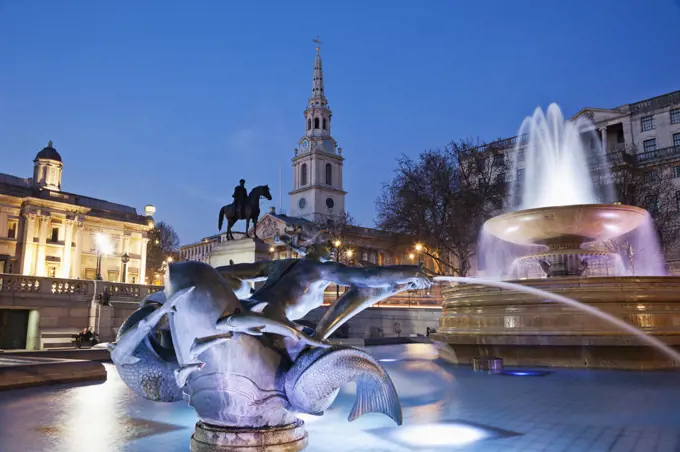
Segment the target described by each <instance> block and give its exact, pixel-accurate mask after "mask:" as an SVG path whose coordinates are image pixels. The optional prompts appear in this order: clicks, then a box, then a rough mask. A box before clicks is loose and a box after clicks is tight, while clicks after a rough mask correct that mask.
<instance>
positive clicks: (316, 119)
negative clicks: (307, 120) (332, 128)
mask: <svg viewBox="0 0 680 452" xmlns="http://www.w3.org/2000/svg"><path fill="white" fill-rule="evenodd" d="M314 128H315V129H318V128H319V118H314Z"/></svg>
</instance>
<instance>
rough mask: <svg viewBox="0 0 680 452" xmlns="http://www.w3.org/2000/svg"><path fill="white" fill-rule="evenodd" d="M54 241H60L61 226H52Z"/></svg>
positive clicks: (52, 239) (52, 238)
mask: <svg viewBox="0 0 680 452" xmlns="http://www.w3.org/2000/svg"><path fill="white" fill-rule="evenodd" d="M50 240H51V241H52V242H58V241H59V228H52V237H51V238H50Z"/></svg>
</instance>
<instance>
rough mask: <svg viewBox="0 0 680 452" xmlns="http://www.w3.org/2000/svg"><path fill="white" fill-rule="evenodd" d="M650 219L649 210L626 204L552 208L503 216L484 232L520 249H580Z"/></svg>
mask: <svg viewBox="0 0 680 452" xmlns="http://www.w3.org/2000/svg"><path fill="white" fill-rule="evenodd" d="M648 217H649V213H648V212H647V211H646V210H645V209H641V208H639V207H633V206H626V205H622V204H582V205H573V206H552V207H540V208H537V209H527V210H520V211H517V212H510V213H506V214H503V215H499V216H497V217H494V218H492V219H490V220H488V221H487V222H486V223H484V230H485V231H487V232H489V233H490V234H492V235H494V236H496V237H498V238H500V239H502V240H505V241H506V242H511V243H516V244H518V245H548V246H555V245H560V244H564V245H572V246H576V247H578V246H580V245H581V244H583V243H587V242H593V241H603V240H611V239H613V238H615V237H618V236H620V235H623V234H626V233H627V232H630V231H632V230H634V229H635V228H637V227H638V226H640V225H641V224H642V223H643V222H644V221H645V220H646V219H647V218H648Z"/></svg>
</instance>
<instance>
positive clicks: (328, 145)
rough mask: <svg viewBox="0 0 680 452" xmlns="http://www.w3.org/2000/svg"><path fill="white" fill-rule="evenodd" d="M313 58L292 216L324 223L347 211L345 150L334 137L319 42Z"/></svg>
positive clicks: (295, 166) (297, 156) (296, 161)
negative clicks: (310, 94)
mask: <svg viewBox="0 0 680 452" xmlns="http://www.w3.org/2000/svg"><path fill="white" fill-rule="evenodd" d="M315 42H316V43H317V47H316V57H315V58H314V76H313V78H312V96H311V97H310V99H309V103H308V105H307V108H306V109H305V111H304V117H305V131H306V132H305V135H304V136H303V137H302V138H301V139H300V141H298V148H296V149H295V151H294V154H295V155H294V157H293V190H292V191H291V192H290V193H289V195H290V215H291V216H294V217H302V218H305V219H307V220H309V221H314V222H325V221H326V220H328V219H331V218H333V217H336V216H338V215H342V214H343V213H344V212H345V195H346V194H347V192H345V191H344V190H343V189H342V163H343V160H344V158H343V157H342V148H339V147H338V145H337V142H336V141H335V140H334V139H333V137H332V136H331V116H332V113H331V109H330V107H329V106H328V99H326V93H325V92H324V87H323V69H322V66H321V52H320V50H321V49H320V48H319V44H321V43H320V42H319V41H318V40H315Z"/></svg>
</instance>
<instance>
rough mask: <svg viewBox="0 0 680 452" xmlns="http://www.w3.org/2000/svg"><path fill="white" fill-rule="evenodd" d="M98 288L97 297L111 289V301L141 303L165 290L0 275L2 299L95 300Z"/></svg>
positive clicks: (94, 282) (102, 282)
mask: <svg viewBox="0 0 680 452" xmlns="http://www.w3.org/2000/svg"><path fill="white" fill-rule="evenodd" d="M95 287H96V289H97V293H102V292H104V291H105V290H106V289H108V290H109V293H110V294H111V297H112V298H114V299H128V300H141V299H143V298H144V297H146V296H147V295H149V294H152V293H154V292H158V291H159V290H163V287H162V286H147V285H140V284H123V283H114V282H109V281H92V280H81V279H66V278H48V277H41V276H24V275H14V274H6V273H0V296H2V295H7V294H21V293H24V294H36V295H38V294H45V295H52V296H56V297H58V296H60V295H61V296H65V297H72V296H73V295H86V296H87V295H89V296H92V295H93V294H94V293H95ZM1 304H2V303H1V302H0V305H1Z"/></svg>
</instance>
